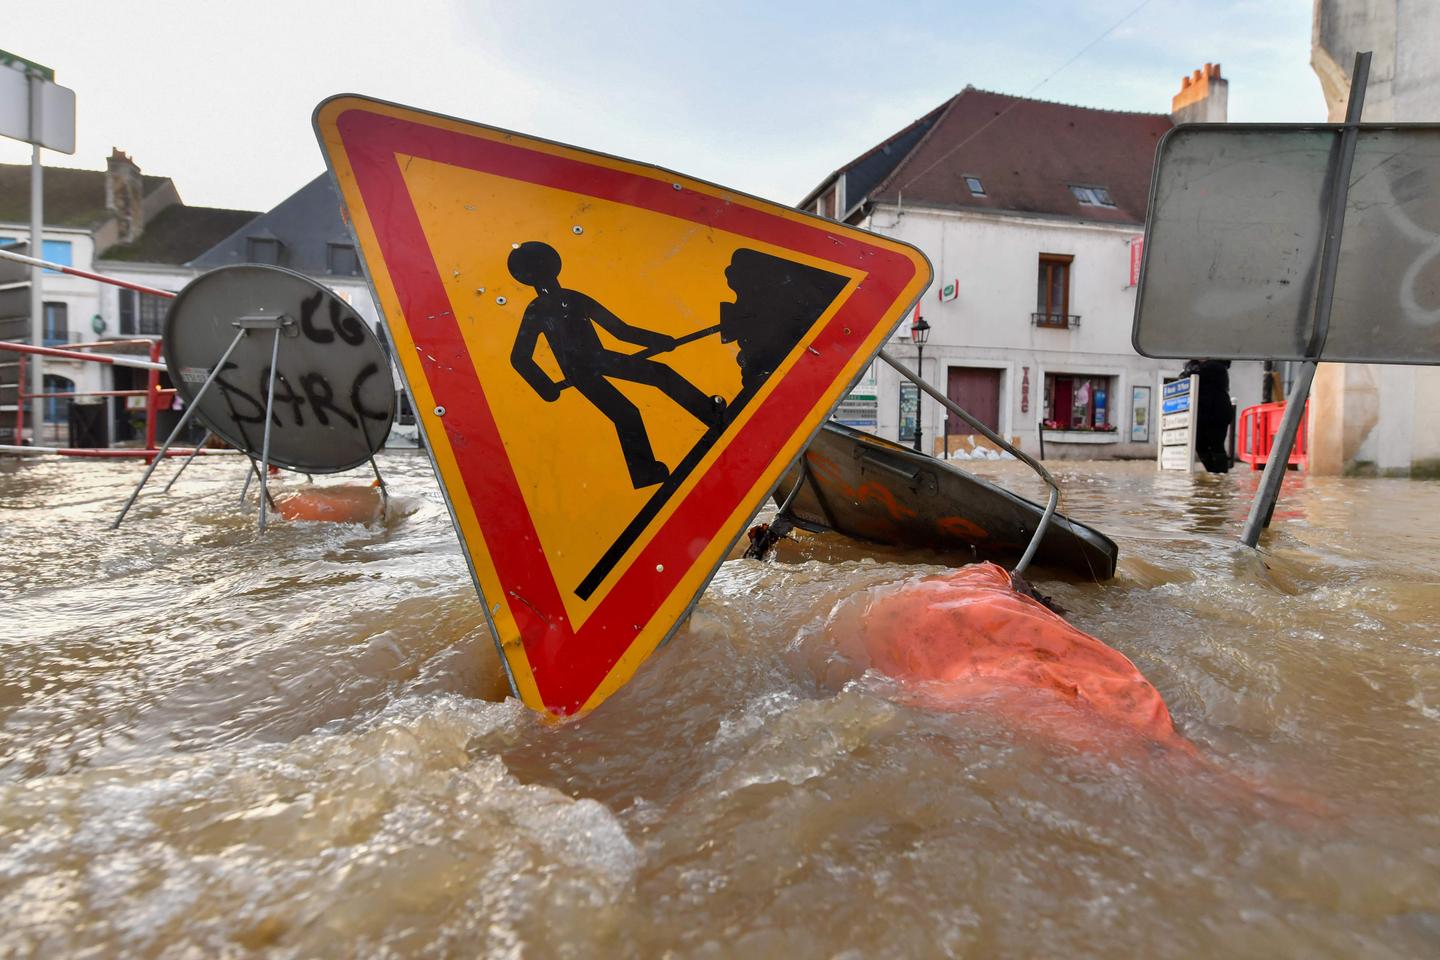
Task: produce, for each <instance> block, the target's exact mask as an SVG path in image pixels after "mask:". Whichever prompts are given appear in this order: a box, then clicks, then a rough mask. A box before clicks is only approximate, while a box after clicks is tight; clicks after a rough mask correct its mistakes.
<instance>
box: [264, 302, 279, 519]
mask: <svg viewBox="0 0 1440 960" xmlns="http://www.w3.org/2000/svg"><path fill="white" fill-rule="evenodd" d="M280 333H281V329H280V327H279V326H278V325H277V326H276V327H275V342H274V343H273V344H271V346H270V389H269V391H268V392H267V393H266V395H265V439H264V440H262V441H261V443H260V532H261V533H264V532H265V501H266V499H267V498H268V497H269V496H270V427H271V426H272V425H273V422H274V418H275V413H274V411H275V380H276V376H275V375H276V373H278V372H279V369H280Z"/></svg>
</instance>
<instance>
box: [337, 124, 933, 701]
mask: <svg viewBox="0 0 1440 960" xmlns="http://www.w3.org/2000/svg"><path fill="white" fill-rule="evenodd" d="M315 129H316V134H317V136H318V137H319V139H320V144H321V148H322V149H323V150H324V152H325V155H326V158H327V160H328V162H329V165H330V170H331V173H332V174H333V176H334V179H335V184H336V186H337V188H338V189H339V191H340V194H341V197H342V198H343V200H344V203H345V207H346V210H347V212H348V215H349V219H350V222H351V225H352V228H353V230H354V232H355V238H356V242H357V243H358V244H359V247H360V250H361V253H362V254H363V257H364V261H365V267H366V270H367V272H368V274H369V277H370V281H371V284H372V286H373V287H374V290H375V295H376V298H377V301H378V303H379V305H380V308H381V311H382V312H383V314H384V316H385V321H386V325H387V326H388V328H389V331H390V335H391V339H392V342H393V343H394V346H395V354H396V357H397V358H398V360H399V362H400V366H401V370H402V373H403V375H404V377H405V381H406V384H407V387H408V388H409V390H410V394H411V397H412V399H413V400H414V402H415V404H416V409H417V414H418V416H419V419H420V423H421V426H422V429H423V430H424V433H425V437H426V441H427V444H428V447H429V450H430V452H431V456H432V457H433V459H434V462H435V468H436V471H437V472H438V474H439V477H440V481H441V484H442V486H443V487H444V489H445V492H446V498H447V501H448V503H449V505H450V510H451V513H452V515H453V517H454V520H455V525H456V528H457V529H458V531H459V533H460V538H461V542H462V544H463V546H464V548H465V551H466V554H467V556H468V558H469V561H470V566H471V569H472V571H473V573H474V576H475V581H476V586H477V587H478V588H479V590H480V594H481V597H482V599H483V600H484V601H485V603H486V609H487V613H488V616H489V618H490V622H491V625H492V627H493V629H494V631H495V637H496V641H497V643H498V644H499V647H500V651H501V654H502V656H503V657H504V660H505V663H506V665H507V668H508V669H509V671H510V676H511V680H512V683H513V685H514V687H515V690H516V692H517V694H518V695H519V696H520V697H521V698H522V699H523V700H524V701H525V703H527V704H528V705H529V706H531V707H533V708H535V709H537V710H543V711H547V712H549V713H552V714H557V715H567V714H573V713H577V712H582V711H585V710H588V709H590V708H592V707H594V706H595V705H596V704H598V703H600V701H602V700H604V699H605V698H606V697H607V696H609V695H610V694H612V693H614V692H615V691H616V690H617V689H619V688H620V687H621V686H622V685H623V684H624V683H625V682H626V681H627V680H628V679H629V678H630V677H631V676H632V675H633V674H634V672H635V670H636V668H637V667H638V666H639V665H640V663H641V662H642V661H644V659H645V658H646V657H647V656H649V655H650V653H651V652H652V651H653V650H654V649H655V648H656V647H657V646H658V645H659V644H660V643H661V642H662V641H663V640H664V639H665V638H666V637H667V636H668V635H669V633H670V632H671V631H672V630H673V629H674V628H675V626H676V624H677V623H679V622H680V621H681V619H682V618H683V617H684V615H685V612H686V611H687V610H688V609H689V608H690V606H691V604H693V603H694V601H695V599H696V598H697V597H698V596H699V594H700V592H701V591H702V590H703V589H704V588H705V584H706V583H707V582H708V581H709V579H710V577H711V575H712V574H713V573H714V571H715V569H716V568H717V567H718V566H719V564H720V562H721V561H722V560H723V559H724V557H725V555H726V553H727V551H728V550H729V547H730V545H731V544H732V543H733V542H734V541H735V540H736V539H737V538H738V537H739V536H740V535H741V534H742V533H743V531H744V529H745V525H746V523H747V521H748V520H749V519H750V517H752V516H753V514H754V512H755V511H756V510H757V509H758V508H759V506H760V504H761V503H762V502H763V500H764V498H765V496H766V494H767V493H768V492H769V491H770V489H771V488H772V487H773V486H774V485H775V483H776V482H777V481H778V480H779V478H780V476H781V474H782V473H783V471H784V470H785V469H786V467H787V466H788V465H789V464H790V463H791V462H792V461H794V459H795V458H796V457H797V456H798V455H799V454H800V452H801V450H802V449H803V448H804V446H805V444H806V443H807V442H808V440H809V439H810V437H811V436H812V435H813V434H814V432H815V431H816V430H817V429H818V428H819V426H820V424H821V423H822V422H823V421H824V420H825V418H826V417H827V416H828V415H829V413H830V411H831V410H832V409H833V408H834V407H835V405H836V404H837V403H838V402H839V401H840V399H841V398H842V397H843V396H844V395H845V393H846V391H847V390H848V389H849V386H850V384H851V383H853V382H854V380H855V379H856V378H857V377H858V376H859V375H860V374H861V373H862V372H863V370H864V369H865V367H866V365H867V364H868V363H869V362H870V360H871V358H872V357H873V356H874V354H875V352H876V351H877V350H878V349H879V348H880V346H881V345H882V344H883V343H884V341H885V339H886V337H888V336H889V334H890V333H891V331H892V329H893V328H894V326H895V324H896V323H898V322H899V320H900V318H901V317H903V316H904V315H905V313H906V310H907V308H908V306H909V305H910V304H911V303H913V302H914V301H915V300H916V299H917V298H918V297H919V296H920V294H921V292H922V291H923V290H924V289H925V288H926V286H928V285H929V283H930V278H931V271H930V265H929V263H928V261H927V260H926V259H925V257H924V255H923V254H921V253H920V252H919V251H918V250H916V249H914V248H913V247H910V246H907V245H905V244H902V243H898V242H896V241H893V240H889V239H886V238H883V237H878V236H875V235H873V234H869V233H865V232H863V231H860V230H856V229H853V228H851V227H846V226H843V225H840V224H836V223H832V222H830V221H826V220H821V219H819V218H816V217H811V216H807V215H805V214H801V213H798V212H796V211H794V210H791V209H789V208H786V207H782V206H779V205H777V204H773V203H767V202H765V201H762V200H757V199H755V198H753V197H748V196H745V195H743V194H739V193H735V192H733V191H729V190H725V189H722V188H720V187H716V186H712V185H711V184H707V183H703V182H701V181H697V180H692V179H689V178H686V177H681V176H679V175H677V174H673V173H670V172H668V171H665V170H661V169H659V168H656V167H650V166H645V165H643V164H639V163H632V162H629V161H625V160H619V159H615V158H613V157H607V156H602V155H599V154H595V153H591V152H588V151H585V150H579V149H576V148H574V147H567V146H562V145H560V144H555V143H550V142H547V141H543V140H537V139H534V138H530V137H525V136H521V135H519V134H515V133H510V132H508V131H504V130H498V129H495V128H493V127H486V126H482V125H480V124H474V123H467V122H464V121H460V120H454V119H450V118H447V117H441V116H437V115H435V114H431V113H426V112H424V111H420V110H415V109H412V108H408V107H400V106H396V105H393V104H387V103H382V102H379V101H375V100H369V99H365V98H361V97H354V96H341V97H335V98H332V99H330V100H327V101H325V102H324V103H322V104H321V105H320V106H319V107H318V108H317V109H316V112H315Z"/></svg>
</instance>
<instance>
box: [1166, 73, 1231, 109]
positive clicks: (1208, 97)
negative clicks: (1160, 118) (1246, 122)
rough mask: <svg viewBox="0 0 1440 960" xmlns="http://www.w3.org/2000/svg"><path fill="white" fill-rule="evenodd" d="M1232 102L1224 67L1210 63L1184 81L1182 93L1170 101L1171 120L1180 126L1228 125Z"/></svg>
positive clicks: (1184, 78) (1181, 85)
mask: <svg viewBox="0 0 1440 960" xmlns="http://www.w3.org/2000/svg"><path fill="white" fill-rule="evenodd" d="M1229 101H1230V81H1228V80H1226V79H1225V78H1224V77H1222V76H1220V64H1218V63H1207V64H1205V68H1204V69H1203V70H1196V71H1195V72H1194V73H1192V74H1190V75H1189V76H1188V77H1181V78H1180V92H1179V93H1177V94H1175V96H1174V97H1172V98H1171V100H1170V118H1171V119H1172V120H1174V121H1175V122H1176V123H1224V122H1225V119H1226V109H1227V107H1228V105H1229Z"/></svg>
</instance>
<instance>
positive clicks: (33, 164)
mask: <svg viewBox="0 0 1440 960" xmlns="http://www.w3.org/2000/svg"><path fill="white" fill-rule="evenodd" d="M29 73H30V77H29V85H30V87H29V94H30V252H31V253H33V254H36V255H37V256H38V255H41V254H43V252H44V250H45V245H44V235H45V189H44V177H45V170H44V167H42V166H41V164H40V135H41V132H42V131H41V129H40V126H41V119H42V115H43V113H44V110H43V106H42V104H41V100H40V97H41V93H42V89H43V88H42V84H43V83H44V78H43V77H41V76H40V74H39V73H37V72H36V71H34V70H31V71H30V72H29ZM43 285H44V273H43V272H42V270H41V268H39V267H35V266H32V267H31V268H30V342H31V343H32V344H34V345H35V346H37V347H39V346H44V344H45V294H44V291H43ZM44 392H45V373H44V361H43V360H41V358H40V357H39V356H38V355H37V356H36V357H35V359H34V360H33V361H32V362H31V367H30V393H31V394H34V395H37V398H36V399H35V401H34V403H35V406H34V408H33V409H32V410H31V414H30V436H31V437H32V438H34V442H35V444H36V445H37V446H38V445H40V444H41V443H43V442H44V441H43V439H42V437H41V433H42V432H43V431H44V429H45V401H44V400H41V399H39V398H38V394H41V393H44ZM16 443H24V440H23V439H20V438H16Z"/></svg>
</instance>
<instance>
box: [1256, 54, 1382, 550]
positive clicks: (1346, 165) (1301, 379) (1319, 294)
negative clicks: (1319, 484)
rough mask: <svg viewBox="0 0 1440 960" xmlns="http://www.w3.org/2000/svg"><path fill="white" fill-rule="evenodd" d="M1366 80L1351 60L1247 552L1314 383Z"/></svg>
mask: <svg viewBox="0 0 1440 960" xmlns="http://www.w3.org/2000/svg"><path fill="white" fill-rule="evenodd" d="M1369 79H1370V54H1369V53H1368V52H1367V53H1357V54H1355V66H1354V68H1353V69H1352V70H1351V73H1350V102H1349V103H1348V104H1347V105H1346V108H1345V124H1344V129H1343V130H1342V131H1341V133H1340V149H1339V152H1338V155H1337V156H1336V157H1335V162H1334V165H1333V169H1332V173H1331V178H1330V184H1331V188H1330V211H1329V215H1328V218H1327V221H1326V230H1325V242H1324V244H1323V245H1322V246H1321V248H1320V280H1319V283H1318V284H1317V286H1316V291H1315V322H1314V324H1313V325H1312V327H1311V330H1310V342H1309V344H1307V346H1306V349H1305V354H1306V356H1307V357H1308V358H1309V359H1307V360H1305V361H1304V362H1303V363H1302V364H1301V365H1300V374H1299V376H1297V377H1296V378H1295V384H1294V386H1292V387H1291V388H1290V395H1289V396H1288V397H1286V398H1285V416H1284V417H1283V418H1282V419H1281V420H1280V432H1279V433H1278V434H1277V435H1276V437H1275V443H1274V445H1273V446H1272V447H1271V448H1270V453H1269V456H1268V457H1267V459H1266V460H1265V472H1264V473H1263V474H1261V475H1260V489H1259V490H1258V491H1256V493H1255V502H1254V503H1252V504H1251V505H1250V516H1248V517H1247V518H1246V519H1245V528H1244V529H1243V530H1242V531H1241V532H1240V542H1241V543H1243V544H1245V546H1247V547H1253V546H1255V545H1256V544H1258V543H1259V542H1260V531H1261V530H1262V529H1264V528H1265V527H1268V526H1269V525H1270V517H1271V515H1272V514H1273V513H1274V512H1275V501H1276V500H1277V499H1279V497H1280V486H1281V484H1283V483H1284V481H1285V471H1286V470H1287V469H1288V468H1289V465H1290V451H1291V450H1292V449H1293V448H1294V446H1295V434H1296V433H1297V432H1298V430H1299V427H1300V417H1301V414H1303V413H1304V411H1305V403H1306V401H1308V400H1309V399H1310V383H1311V381H1313V380H1314V379H1315V364H1316V363H1317V361H1318V360H1319V357H1320V354H1321V352H1322V351H1323V350H1324V348H1325V337H1326V335H1327V334H1328V333H1329V330H1330V306H1331V303H1332V302H1333V301H1334V298H1335V274H1336V272H1337V270H1338V267H1339V263H1340V240H1341V238H1342V236H1343V234H1344V232H1345V203H1346V201H1347V200H1348V199H1349V196H1350V168H1351V166H1352V164H1353V162H1354V160H1355V139H1356V136H1357V134H1358V133H1359V124H1360V114H1361V112H1362V111H1363V110H1364V108H1365V87H1366V84H1367V83H1368V82H1369Z"/></svg>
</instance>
